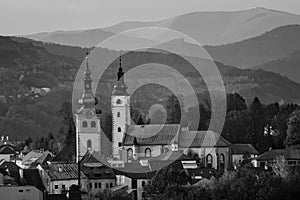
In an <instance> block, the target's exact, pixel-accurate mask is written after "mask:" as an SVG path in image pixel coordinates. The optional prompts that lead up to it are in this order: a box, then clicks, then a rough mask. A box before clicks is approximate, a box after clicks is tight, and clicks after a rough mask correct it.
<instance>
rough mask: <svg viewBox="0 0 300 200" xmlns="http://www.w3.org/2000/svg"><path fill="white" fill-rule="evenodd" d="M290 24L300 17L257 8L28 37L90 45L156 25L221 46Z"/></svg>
mask: <svg viewBox="0 0 300 200" xmlns="http://www.w3.org/2000/svg"><path fill="white" fill-rule="evenodd" d="M287 24H300V16H299V15H295V14H290V13H286V12H281V11H276V10H269V9H265V8H254V9H249V10H241V11H232V12H221V11H219V12H217V11H216V12H193V13H188V14H184V15H180V16H176V17H172V18H169V19H165V20H160V21H153V22H122V23H120V24H116V25H113V26H110V27H105V28H99V29H93V30H76V31H57V32H51V33H38V34H33V35H29V36H26V37H28V38H31V39H35V40H41V41H45V42H54V43H59V44H65V45H71V46H83V47H87V46H95V45H97V44H99V43H100V42H101V41H103V40H105V39H106V38H108V37H110V36H111V35H113V34H115V33H119V32H122V31H126V30H129V29H133V28H140V27H149V26H154V27H162V28H170V29H173V30H176V31H180V32H182V33H184V34H186V35H188V36H190V37H192V38H194V39H195V40H196V41H198V43H200V44H201V45H220V44H227V43H232V42H237V41H241V40H244V39H248V38H251V37H254V36H258V35H260V34H262V33H264V32H266V31H269V30H271V29H274V28H276V27H279V26H283V25H287ZM132 37H135V38H139V39H146V41H147V40H150V41H151V40H152V39H153V38H144V35H139V34H138V35H133V36H132ZM131 39H132V38H131ZM133 41H134V40H133ZM142 41H143V42H144V40H142ZM138 42H139V41H138ZM140 42H141V41H140ZM160 42H161V41H160ZM165 42H166V41H165Z"/></svg>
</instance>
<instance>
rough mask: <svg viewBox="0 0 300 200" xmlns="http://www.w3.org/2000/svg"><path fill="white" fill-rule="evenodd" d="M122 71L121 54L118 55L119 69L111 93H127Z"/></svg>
mask: <svg viewBox="0 0 300 200" xmlns="http://www.w3.org/2000/svg"><path fill="white" fill-rule="evenodd" d="M124 74H125V73H124V71H123V67H122V56H121V54H120V56H119V70H118V73H117V83H116V85H115V86H114V90H113V95H128V93H127V86H126V85H125V82H124Z"/></svg>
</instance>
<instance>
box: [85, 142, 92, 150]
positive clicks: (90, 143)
mask: <svg viewBox="0 0 300 200" xmlns="http://www.w3.org/2000/svg"><path fill="white" fill-rule="evenodd" d="M86 147H87V148H88V149H91V148H92V141H91V140H87V142H86Z"/></svg>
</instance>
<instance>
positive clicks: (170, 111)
mask: <svg viewBox="0 0 300 200" xmlns="http://www.w3.org/2000/svg"><path fill="white" fill-rule="evenodd" d="M166 107H167V123H168V124H180V121H181V105H180V103H179V100H178V99H177V97H176V96H175V95H174V94H172V95H171V96H169V98H168V100H167V106H166Z"/></svg>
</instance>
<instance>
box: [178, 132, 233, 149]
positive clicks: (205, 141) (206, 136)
mask: <svg viewBox="0 0 300 200" xmlns="http://www.w3.org/2000/svg"><path fill="white" fill-rule="evenodd" d="M178 144H179V148H200V147H228V146H229V145H230V142H228V141H227V140H225V139H224V138H223V137H222V136H221V135H220V134H218V133H216V132H214V131H183V132H181V134H179V138H178Z"/></svg>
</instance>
